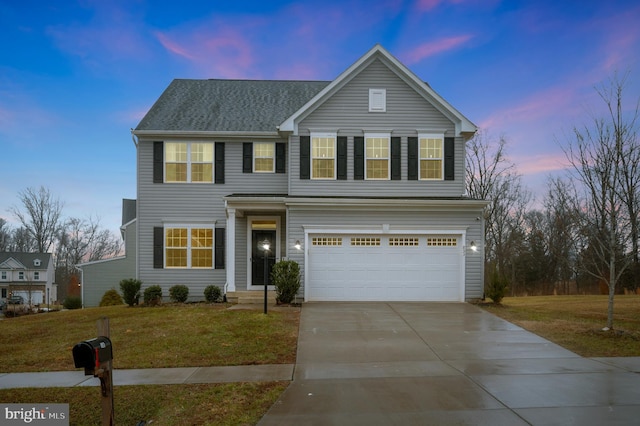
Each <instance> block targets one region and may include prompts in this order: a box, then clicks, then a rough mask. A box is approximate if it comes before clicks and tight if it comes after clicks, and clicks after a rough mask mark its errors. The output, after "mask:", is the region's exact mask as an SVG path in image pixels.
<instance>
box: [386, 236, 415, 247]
mask: <svg viewBox="0 0 640 426" xmlns="http://www.w3.org/2000/svg"><path fill="white" fill-rule="evenodd" d="M419 241H420V240H419V239H418V238H389V245H390V246H396V247H415V246H418V245H419Z"/></svg>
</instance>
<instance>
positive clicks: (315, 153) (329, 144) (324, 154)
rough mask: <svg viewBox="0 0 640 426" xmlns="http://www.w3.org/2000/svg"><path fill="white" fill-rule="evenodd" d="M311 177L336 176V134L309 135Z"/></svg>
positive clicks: (327, 177) (332, 177) (333, 177)
mask: <svg viewBox="0 0 640 426" xmlns="http://www.w3.org/2000/svg"><path fill="white" fill-rule="evenodd" d="M311 178H312V179H335V178H336V134H335V133H324V134H320V133H316V134H312V135H311Z"/></svg>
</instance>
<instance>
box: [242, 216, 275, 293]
mask: <svg viewBox="0 0 640 426" xmlns="http://www.w3.org/2000/svg"><path fill="white" fill-rule="evenodd" d="M247 236H248V241H247V252H248V253H247V254H248V255H249V261H248V268H249V271H248V278H249V283H248V284H249V285H248V289H249V290H255V289H263V288H264V285H265V281H266V284H267V285H271V269H272V268H273V265H275V263H276V261H278V260H279V258H280V255H279V254H280V217H279V216H249V217H248V218H247ZM265 243H266V244H267V245H268V247H269V250H267V251H266V252H265V250H264V245H265ZM265 257H266V259H265ZM265 263H266V265H265Z"/></svg>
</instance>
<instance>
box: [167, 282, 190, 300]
mask: <svg viewBox="0 0 640 426" xmlns="http://www.w3.org/2000/svg"><path fill="white" fill-rule="evenodd" d="M169 297H171V300H173V301H174V302H178V303H184V302H186V301H187V298H188V297H189V287H187V286H186V285H182V284H178V285H174V286H173V287H171V288H170V289H169Z"/></svg>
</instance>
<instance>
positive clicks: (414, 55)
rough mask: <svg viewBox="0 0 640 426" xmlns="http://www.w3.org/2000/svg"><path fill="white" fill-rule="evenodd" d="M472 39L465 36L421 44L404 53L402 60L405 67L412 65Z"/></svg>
mask: <svg viewBox="0 0 640 426" xmlns="http://www.w3.org/2000/svg"><path fill="white" fill-rule="evenodd" d="M472 38H473V36H472V35H469V34H465V35H460V36H455V37H448V38H442V39H439V40H436V41H431V42H428V43H423V44H421V45H420V46H417V47H415V48H413V49H412V50H410V51H409V52H406V53H404V54H403V55H402V58H403V61H404V62H405V63H406V64H407V65H412V64H415V63H418V62H420V61H422V60H424V59H426V58H429V57H431V56H434V55H437V54H439V53H442V52H446V51H449V50H454V49H457V48H458V47H460V46H462V45H464V44H465V43H467V42H468V41H469V40H471V39H472Z"/></svg>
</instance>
